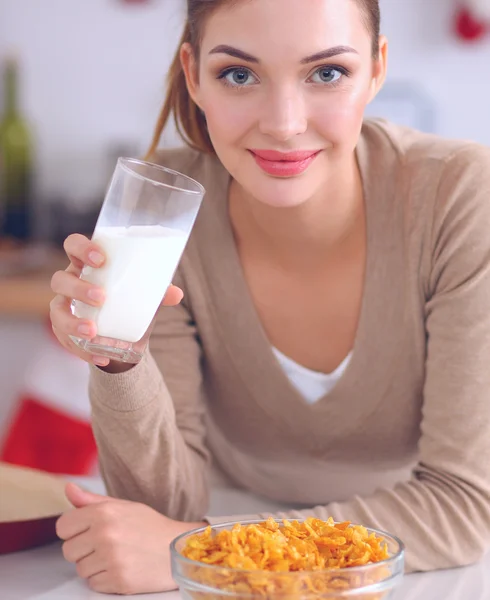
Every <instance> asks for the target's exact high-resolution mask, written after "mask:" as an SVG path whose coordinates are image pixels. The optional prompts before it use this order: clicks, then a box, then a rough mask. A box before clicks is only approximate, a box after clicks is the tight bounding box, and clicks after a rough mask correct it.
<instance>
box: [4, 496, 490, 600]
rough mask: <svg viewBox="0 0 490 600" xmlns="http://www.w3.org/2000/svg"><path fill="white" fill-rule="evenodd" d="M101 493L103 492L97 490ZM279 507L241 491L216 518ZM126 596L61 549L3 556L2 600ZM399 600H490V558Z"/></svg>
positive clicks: (162, 598)
mask: <svg viewBox="0 0 490 600" xmlns="http://www.w3.org/2000/svg"><path fill="white" fill-rule="evenodd" d="M91 487H92V489H94V491H100V488H99V489H97V486H93V485H92V486H91ZM278 508H279V507H278V506H277V505H274V504H272V503H270V502H267V501H265V500H263V499H260V498H256V497H253V496H250V495H246V494H243V493H241V492H238V491H236V490H229V489H221V490H215V491H214V492H213V494H212V497H211V510H210V514H211V513H212V514H221V515H223V514H234V513H235V514H244V513H253V512H260V511H268V510H277V509H278ZM105 598H107V599H109V598H114V599H116V598H121V596H112V595H102V594H97V593H95V592H92V591H90V590H89V589H88V588H87V586H86V585H85V583H84V582H83V581H81V580H80V579H78V578H77V575H76V572H75V568H74V567H73V565H70V564H68V563H67V562H66V561H65V560H64V559H63V557H62V554H61V545H60V544H58V543H56V544H51V545H50V546H44V547H42V548H36V549H34V550H29V551H26V552H18V553H15V554H8V555H5V556H0V599H1V600H104V599H105ZM136 598H138V600H140V599H141V600H180V595H179V593H178V592H169V593H166V594H144V595H140V596H137V597H136ZM393 600H490V556H488V557H487V558H486V559H485V560H483V561H482V562H481V563H479V564H477V565H474V566H471V567H467V568H464V569H453V570H451V571H439V572H436V573H424V574H416V575H409V576H405V578H404V580H403V583H402V585H401V587H400V588H399V590H398V591H397V592H396V593H395V595H394V597H393Z"/></svg>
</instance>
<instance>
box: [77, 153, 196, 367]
mask: <svg viewBox="0 0 490 600" xmlns="http://www.w3.org/2000/svg"><path fill="white" fill-rule="evenodd" d="M204 194H205V190H204V188H203V186H202V185H201V184H200V183H198V182H197V181H194V180H193V179H191V178H190V177H187V176H186V175H183V174H182V173H178V172H177V171H173V170H171V169H167V168H166V167H162V166H159V165H155V164H152V163H149V162H145V161H142V160H137V159H133V158H119V159H118V161H117V165H116V168H115V171H114V174H113V177H112V180H111V183H110V186H109V188H108V191H107V194H106V196H105V199H104V203H103V205H102V208H101V211H100V214H99V217H98V219H97V224H96V226H95V230H94V233H93V236H92V240H93V241H94V242H96V243H97V244H98V245H99V246H100V247H101V248H102V249H103V250H104V252H105V256H106V261H105V263H104V264H103V266H102V267H99V268H93V267H90V266H88V265H87V266H85V267H84V268H83V270H82V273H81V276H80V277H81V279H84V280H86V281H89V282H90V283H93V284H95V285H98V286H101V287H102V288H104V290H105V301H104V304H103V305H102V306H101V307H93V306H89V305H87V304H85V303H83V302H81V301H79V300H74V301H73V302H72V312H73V314H74V315H76V316H77V317H81V318H84V319H90V320H92V321H94V322H95V324H96V325H97V336H96V337H95V338H93V339H91V340H87V339H82V338H78V337H74V336H72V340H73V341H74V342H75V343H76V344H77V346H78V347H79V348H82V349H83V350H85V351H86V352H89V353H91V354H95V355H99V356H105V357H108V358H110V359H111V360H117V361H122V362H128V363H137V362H139V361H140V360H141V358H142V356H143V353H144V351H145V348H146V346H147V343H148V338H149V336H150V333H151V329H152V325H153V322H154V318H155V314H156V312H157V310H158V308H159V306H160V304H161V302H162V300H163V297H164V296H165V293H166V291H167V288H168V287H169V285H170V283H171V282H172V277H173V275H174V272H175V270H176V268H177V266H178V263H179V261H180V259H181V256H182V253H183V251H184V248H185V246H186V244H187V240H188V238H189V235H190V233H191V230H192V227H193V225H194V222H195V220H196V217H197V214H198V211H199V208H200V206H201V202H202V199H203V197H204Z"/></svg>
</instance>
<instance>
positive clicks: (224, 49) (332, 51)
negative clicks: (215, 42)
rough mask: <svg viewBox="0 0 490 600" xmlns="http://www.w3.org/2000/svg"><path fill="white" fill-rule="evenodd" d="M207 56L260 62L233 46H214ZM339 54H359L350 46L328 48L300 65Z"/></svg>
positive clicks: (308, 57)
mask: <svg viewBox="0 0 490 600" xmlns="http://www.w3.org/2000/svg"><path fill="white" fill-rule="evenodd" d="M209 54H227V55H228V56H233V57H234V58H239V59H241V60H244V61H246V62H250V63H255V64H258V63H260V60H259V59H258V58H257V57H255V56H252V55H251V54H249V53H248V52H244V51H243V50H240V49H238V48H234V47H233V46H228V45H226V44H221V45H219V46H216V47H215V48H213V49H212V50H210V52H209ZM340 54H359V53H358V52H357V50H355V49H354V48H351V47H350V46H334V47H333V48H328V49H327V50H322V51H321V52H316V53H315V54H311V55H310V56H306V57H305V58H302V59H301V61H300V63H301V64H302V65H307V64H309V63H313V62H317V61H319V60H326V59H329V58H332V57H333V56H339V55H340Z"/></svg>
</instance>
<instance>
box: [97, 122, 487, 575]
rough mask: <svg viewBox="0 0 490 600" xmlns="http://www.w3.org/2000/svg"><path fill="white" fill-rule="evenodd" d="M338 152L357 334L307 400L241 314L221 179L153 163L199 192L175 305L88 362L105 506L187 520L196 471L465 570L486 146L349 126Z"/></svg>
mask: <svg viewBox="0 0 490 600" xmlns="http://www.w3.org/2000/svg"><path fill="white" fill-rule="evenodd" d="M356 154H357V160H358V164H359V168H360V172H361V177H362V181H363V190H364V197H365V206H366V222H367V225H366V227H367V258H366V269H365V281H364V289H363V298H362V303H361V312H360V317H359V323H358V328H357V332H356V336H355V340H354V345H353V349H352V358H351V360H350V362H349V365H348V366H347V368H346V370H345V372H344V373H343V375H342V377H341V378H340V380H339V381H338V383H337V385H336V386H335V388H334V389H333V390H332V391H331V392H330V393H329V394H327V395H325V396H324V397H323V398H320V399H319V400H318V401H317V402H316V403H314V404H308V403H307V402H306V401H305V400H304V398H303V397H302V396H301V394H300V393H299V392H298V391H297V390H296V389H295V388H294V387H293V386H292V384H291V383H290V381H289V380H288V378H287V377H286V375H285V374H284V372H283V370H282V369H281V367H280V365H279V364H278V362H277V360H276V358H275V356H274V354H273V351H272V348H271V343H270V341H269V340H268V339H267V336H266V334H265V331H264V328H263V327H262V324H261V322H260V319H259V317H258V314H257V311H256V309H255V306H254V304H253V301H252V297H251V294H250V291H249V289H248V286H247V282H246V280H245V277H244V273H243V270H242V267H241V264H240V259H239V256H238V252H237V248H236V245H235V241H234V236H233V231H232V227H231V224H230V220H229V214H228V188H229V183H230V176H229V174H228V172H227V171H226V170H225V169H224V167H223V166H222V164H221V163H220V161H219V160H218V159H217V158H216V157H215V156H212V155H208V154H202V153H199V152H196V151H194V150H191V149H188V148H183V149H177V150H162V151H160V152H159V153H158V155H157V156H156V157H155V162H159V163H161V164H163V165H165V166H167V167H170V168H173V169H176V170H178V171H181V172H183V173H185V174H187V175H189V176H191V177H193V178H194V179H197V180H198V181H200V182H201V183H202V184H203V185H204V187H205V188H206V197H205V199H204V202H203V205H202V208H201V210H200V213H199V216H198V218H197V221H196V224H195V226H194V230H193V232H192V234H191V237H190V240H189V242H188V244H187V247H186V250H185V252H184V255H183V258H182V260H181V263H180V265H179V268H178V271H177V273H176V276H175V279H174V282H175V283H176V284H177V285H179V286H180V287H182V289H183V290H184V294H185V296H184V300H183V302H182V303H181V305H179V306H178V307H173V308H167V307H163V308H161V309H160V310H159V312H158V315H157V319H156V323H155V326H154V329H153V332H152V335H151V338H150V351H149V352H147V353H146V354H145V356H144V358H143V360H142V361H141V363H139V364H138V365H137V366H135V367H133V368H132V369H131V370H129V371H127V372H126V373H122V374H108V373H105V372H103V371H101V370H98V369H96V368H92V369H91V380H90V398H91V403H92V415H93V417H92V418H93V430H94V434H95V437H96V440H97V444H98V449H99V458H100V467H101V472H102V474H103V477H104V480H105V483H106V485H107V488H108V491H109V493H110V494H111V495H113V496H116V497H120V498H126V499H130V500H134V501H139V502H144V503H146V504H148V505H150V506H153V507H154V508H155V509H157V510H158V511H160V512H162V513H163V514H165V515H167V516H169V517H171V518H175V519H182V520H189V521H192V520H196V519H202V518H203V517H204V516H205V515H206V511H207V508H208V500H209V486H210V471H211V465H213V469H215V470H219V471H220V472H221V473H222V474H224V475H225V476H226V477H227V478H228V480H229V481H231V482H232V484H233V485H235V486H237V487H239V488H242V489H245V490H250V491H251V492H254V493H256V494H260V495H262V496H264V497H267V498H269V499H271V500H274V501H277V502H281V503H283V504H284V506H287V507H295V510H285V511H284V512H281V513H277V516H288V517H304V516H309V515H314V516H317V517H319V518H322V519H325V518H327V517H329V516H332V517H333V518H334V519H336V520H350V521H352V522H356V523H360V524H363V525H366V526H370V527H375V528H380V529H383V530H386V531H389V532H391V533H394V534H396V535H398V536H399V537H400V538H401V539H402V540H403V541H404V542H405V544H406V547H407V553H406V565H407V570H408V571H414V570H430V569H437V568H445V567H451V566H456V565H463V564H468V563H471V562H473V561H475V560H476V559H477V558H479V557H480V556H481V555H482V554H483V553H484V552H485V551H486V549H487V548H488V547H489V546H490V366H489V360H490V358H489V357H490V151H489V150H488V149H486V148H484V147H481V146H479V145H477V144H474V143H472V142H460V141H450V140H444V139H441V138H439V137H436V136H432V135H427V134H422V133H420V132H417V131H414V130H411V129H408V128H404V127H399V126H395V125H393V124H390V123H388V122H385V121H382V120H366V121H365V123H364V126H363V129H362V133H361V137H360V140H359V143H358V145H357V148H356ZM298 310H301V308H300V307H298ZM285 326H287V323H285ZM325 343H326V344H328V343H329V341H328V339H326V340H325ZM247 516H248V515H247ZM254 516H255V515H254ZM265 516H267V515H266V514H262V515H260V517H265ZM225 519H226V520H229V517H223V518H222V519H216V518H213V519H211V518H209V519H208V520H209V521H210V522H219V521H222V520H225Z"/></svg>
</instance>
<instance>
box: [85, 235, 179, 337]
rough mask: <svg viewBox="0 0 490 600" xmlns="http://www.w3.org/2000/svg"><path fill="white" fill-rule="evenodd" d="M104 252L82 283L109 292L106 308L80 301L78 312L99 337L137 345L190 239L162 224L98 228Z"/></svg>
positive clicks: (89, 269) (95, 238)
mask: <svg viewBox="0 0 490 600" xmlns="http://www.w3.org/2000/svg"><path fill="white" fill-rule="evenodd" d="M92 239H93V241H94V242H97V244H99V245H100V246H101V247H102V248H103V249H104V251H105V255H106V262H105V263H104V266H103V267H101V268H98V269H94V268H92V267H88V266H87V267H85V268H84V269H83V272H82V279H85V280H86V281H90V282H91V283H94V284H96V285H99V286H101V287H102V288H104V290H105V293H106V299H105V302H104V305H103V306H102V307H101V308H94V307H91V306H87V305H86V304H83V303H81V302H76V306H75V311H74V312H75V314H76V315H77V316H78V317H82V318H85V319H90V320H93V321H95V323H96V324H97V335H98V336H102V337H108V338H114V339H117V340H124V341H126V342H137V341H138V340H140V339H141V338H142V337H143V335H144V334H145V332H146V330H147V329H148V327H149V325H150V323H151V321H152V319H153V317H154V316H155V313H156V311H157V309H158V307H159V305H160V303H161V301H162V298H163V296H164V295H165V292H166V291H167V288H168V286H169V285H170V283H171V281H172V277H173V274H174V271H175V269H176V268H177V264H178V262H179V260H180V256H181V254H182V252H183V250H184V247H185V244H186V241H187V236H186V234H185V233H184V232H183V231H180V230H178V229H169V228H168V227H161V226H160V225H148V226H145V225H141V226H140V225H137V226H132V227H128V228H125V227H99V228H97V229H96V231H95V234H94V236H93V238H92Z"/></svg>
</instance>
